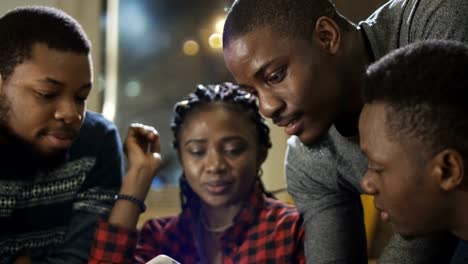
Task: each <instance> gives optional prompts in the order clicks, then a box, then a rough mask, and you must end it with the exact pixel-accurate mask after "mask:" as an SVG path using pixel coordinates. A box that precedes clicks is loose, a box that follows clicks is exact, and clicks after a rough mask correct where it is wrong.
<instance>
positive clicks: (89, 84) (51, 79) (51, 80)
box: [39, 77, 92, 89]
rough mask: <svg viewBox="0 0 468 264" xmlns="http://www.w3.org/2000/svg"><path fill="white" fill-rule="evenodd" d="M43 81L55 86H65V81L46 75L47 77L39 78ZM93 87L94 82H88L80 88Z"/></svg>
mask: <svg viewBox="0 0 468 264" xmlns="http://www.w3.org/2000/svg"><path fill="white" fill-rule="evenodd" d="M39 82H41V83H46V84H52V85H53V86H61V87H63V86H65V83H63V82H61V81H59V80H56V79H54V78H50V77H46V78H45V79H42V80H39ZM91 88H92V83H90V82H89V83H86V84H84V85H82V86H81V87H80V89H91Z"/></svg>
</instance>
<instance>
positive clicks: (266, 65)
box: [254, 60, 273, 79]
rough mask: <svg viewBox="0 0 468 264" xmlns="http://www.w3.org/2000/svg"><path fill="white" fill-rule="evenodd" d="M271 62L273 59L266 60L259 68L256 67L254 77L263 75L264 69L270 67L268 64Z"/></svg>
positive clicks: (257, 77)
mask: <svg viewBox="0 0 468 264" xmlns="http://www.w3.org/2000/svg"><path fill="white" fill-rule="evenodd" d="M272 63H273V60H271V61H268V62H267V63H265V64H263V65H262V67H260V69H258V70H257V71H256V72H255V74H254V77H255V78H256V79H259V78H260V77H261V76H263V75H264V74H265V71H266V69H267V68H268V67H270V65H271V64H272Z"/></svg>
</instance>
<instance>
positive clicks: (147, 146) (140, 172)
mask: <svg viewBox="0 0 468 264" xmlns="http://www.w3.org/2000/svg"><path fill="white" fill-rule="evenodd" d="M124 147H125V154H126V155H127V159H128V172H127V175H126V176H125V178H124V182H123V186H122V189H121V193H125V194H129V195H133V196H135V197H137V198H139V199H142V200H144V199H145V197H146V194H147V192H148V189H149V186H150V185H151V182H152V180H153V177H154V175H156V173H157V171H158V170H159V168H160V166H161V155H160V143H159V134H158V132H157V131H156V129H155V128H154V127H151V126H145V125H142V124H132V125H131V126H130V127H129V129H128V133H127V138H126V139H125V144H124Z"/></svg>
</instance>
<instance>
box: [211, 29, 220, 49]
mask: <svg viewBox="0 0 468 264" xmlns="http://www.w3.org/2000/svg"><path fill="white" fill-rule="evenodd" d="M208 44H210V47H211V48H212V49H221V48H222V47H223V37H222V35H221V34H220V33H213V34H211V36H210V38H209V39H208Z"/></svg>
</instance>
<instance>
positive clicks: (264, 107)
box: [258, 91, 285, 118]
mask: <svg viewBox="0 0 468 264" xmlns="http://www.w3.org/2000/svg"><path fill="white" fill-rule="evenodd" d="M258 101H259V105H258V108H259V110H260V113H262V115H264V116H265V117H267V118H273V117H274V116H275V115H278V113H280V112H281V110H282V109H283V108H284V107H285V102H284V101H283V100H282V99H281V98H280V97H279V96H278V95H276V94H274V93H272V92H267V91H262V92H259V93H258Z"/></svg>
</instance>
